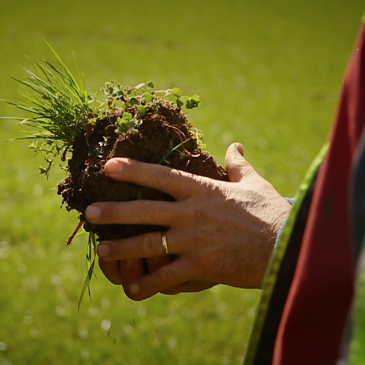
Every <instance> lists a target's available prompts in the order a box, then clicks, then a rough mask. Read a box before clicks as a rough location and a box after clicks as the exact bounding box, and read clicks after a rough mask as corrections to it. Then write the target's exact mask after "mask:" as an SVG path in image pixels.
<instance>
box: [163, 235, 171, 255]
mask: <svg viewBox="0 0 365 365" xmlns="http://www.w3.org/2000/svg"><path fill="white" fill-rule="evenodd" d="M161 243H162V251H163V253H164V254H165V255H168V254H169V249H168V247H167V239H166V234H164V233H161Z"/></svg>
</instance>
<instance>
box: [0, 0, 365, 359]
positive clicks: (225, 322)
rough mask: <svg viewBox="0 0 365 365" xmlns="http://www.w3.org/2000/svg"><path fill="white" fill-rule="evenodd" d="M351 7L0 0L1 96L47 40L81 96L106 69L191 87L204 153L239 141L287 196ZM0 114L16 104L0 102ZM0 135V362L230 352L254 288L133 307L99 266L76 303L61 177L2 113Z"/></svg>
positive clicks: (351, 20) (76, 267) (73, 252)
mask: <svg viewBox="0 0 365 365" xmlns="http://www.w3.org/2000/svg"><path fill="white" fill-rule="evenodd" d="M363 10H364V7H363V3H362V1H360V0H356V1H350V2H343V1H341V0H331V1H330V0H321V1H318V0H317V1H314V0H308V1H306V2H298V3H295V5H294V3H293V2H291V1H288V0H278V1H275V2H273V1H269V0H262V1H256V2H252V1H247V0H241V1H237V0H226V1H224V2H222V1H217V0H211V1H209V2H203V1H192V0H185V1H184V2H170V1H167V0H162V1H154V2H153V1H148V0H139V1H138V2H131V1H128V2H127V1H123V0H119V1H115V0H110V1H108V2H101V1H95V0H89V1H75V0H73V1H71V0H64V1H58V2H49V1H45V0H33V1H31V2H30V1H25V0H23V1H20V2H15V1H10V0H2V1H1V3H0V49H1V52H0V66H1V69H0V70H1V71H0V97H2V98H4V99H9V100H18V99H19V98H20V97H19V93H18V92H19V86H18V85H17V84H16V83H15V82H14V81H12V80H11V79H10V78H9V77H10V76H15V77H18V78H22V77H23V75H24V72H23V71H22V68H23V67H27V65H29V62H28V61H27V59H26V58H25V57H24V56H25V55H27V56H31V57H35V58H42V57H44V58H46V59H48V60H50V61H54V58H53V56H52V55H51V53H50V51H49V49H48V48H47V46H46V44H45V43H44V42H43V41H42V39H46V40H47V41H48V42H49V43H51V45H52V46H53V47H54V48H55V49H56V51H57V52H58V53H59V54H60V56H61V57H62V59H63V60H64V61H65V62H66V63H67V64H68V65H70V68H71V70H72V71H74V72H75V73H77V70H76V68H75V67H74V63H73V52H74V53H75V56H76V59H77V62H78V66H79V69H80V70H82V72H83V74H84V77H85V79H86V82H87V85H88V87H89V88H90V89H91V90H92V91H94V92H97V91H99V89H100V87H101V86H102V85H103V84H104V82H105V81H108V80H110V79H114V80H115V81H116V82H121V83H124V84H130V85H134V84H137V83H140V82H144V81H148V80H153V81H154V83H155V85H156V86H157V87H161V88H166V87H171V86H178V87H180V88H182V90H183V92H184V93H185V94H193V93H197V94H199V95H200V96H201V100H202V104H201V107H199V108H198V109H197V110H194V111H192V112H191V113H190V119H191V120H192V121H193V122H194V123H195V124H196V125H197V126H198V127H199V128H200V129H202V130H203V131H204V136H205V142H206V144H207V145H208V149H209V151H210V152H212V154H213V155H214V156H215V157H216V158H217V160H218V161H219V162H221V163H223V162H224V153H225V150H226V148H227V146H228V145H229V144H230V143H231V142H233V141H241V142H243V144H244V146H245V153H246V157H247V159H248V160H249V161H250V162H251V163H252V164H254V166H256V168H257V169H258V171H259V172H260V173H261V174H262V175H264V176H265V177H266V178H267V179H269V180H270V181H271V182H272V183H273V184H274V186H275V187H276V188H277V189H278V190H279V191H280V192H281V193H282V194H283V195H286V196H293V195H294V194H295V192H296V188H297V186H298V185H299V183H300V181H301V179H302V177H303V175H304V173H305V171H306V168H307V167H308V165H309V163H310V161H311V160H312V159H313V158H314V156H315V155H316V153H317V151H318V150H319V148H320V147H321V145H322V144H323V143H324V141H325V140H326V137H327V133H328V130H329V128H330V125H331V121H332V118H333V114H334V112H335V108H336V104H337V100H338V94H339V90H340V87H341V81H342V78H343V74H344V70H345V67H346V64H347V61H348V58H349V55H350V53H351V51H352V48H353V44H354V40H355V37H356V34H357V30H358V26H359V23H360V18H361V15H362V12H363ZM0 115H9V116H11V115H19V113H18V111H15V110H13V109H12V108H11V107H9V106H8V105H6V104H3V103H2V104H0ZM0 131H1V134H0V136H1V138H0V148H1V157H2V159H1V162H0V169H1V171H0V173H1V177H0V196H1V202H2V204H1V206H0V222H1V224H0V288H1V291H0V311H1V312H0V313H1V315H0V365H10V364H13V365H15V364H17V365H18V364H52V365H53V364H56V365H57V364H66V363H67V364H69V365H71V364H100V363H102V364H110V365H111V364H136V365H137V364H152V365H153V364H170V363H173V364H238V363H240V362H241V361H242V358H243V354H244V348H245V343H246V341H247V338H248V335H249V328H250V324H251V322H252V318H253V315H254V310H255V305H256V303H257V300H258V295H259V292H258V291H255V290H239V289H234V288H229V287H224V286H222V287H217V288H214V289H212V290H210V291H206V292H203V293H199V294H187V295H179V296H176V297H164V296H156V297H154V298H151V299H149V300H147V301H144V302H141V303H134V302H132V301H130V300H129V299H127V298H126V297H125V296H124V294H123V293H122V290H121V289H120V288H118V287H114V286H112V285H111V284H109V283H108V282H107V281H106V279H104V278H103V276H102V274H101V273H100V272H99V271H97V275H98V279H96V280H93V282H92V302H90V301H89V300H88V299H86V300H84V302H83V304H82V307H81V310H80V312H79V313H78V312H77V301H78V296H79V293H80V290H81V287H82V282H83V279H84V276H85V262H84V261H85V259H84V255H85V249H86V242H85V237H81V238H78V239H76V240H75V242H74V244H73V245H71V246H70V247H67V248H66V247H65V246H64V243H65V242H66V240H67V238H68V236H69V234H70V232H71V231H72V230H73V228H74V226H75V225H76V218H77V215H76V214H73V213H66V212H65V210H60V209H59V207H60V204H61V201H60V199H59V197H58V196H57V195H56V193H55V191H54V189H53V188H54V186H55V185H56V184H57V182H58V181H59V180H61V179H62V177H63V176H62V174H61V173H59V172H56V171H54V172H53V174H51V177H50V179H49V180H45V178H44V177H43V176H40V175H39V174H38V171H37V167H38V164H39V163H41V162H42V160H41V159H40V158H39V157H34V156H33V155H32V152H31V151H30V150H28V149H27V148H26V144H25V143H23V142H11V143H5V141H6V140H7V139H9V138H13V137H17V136H20V135H21V129H20V128H19V126H18V125H17V123H14V122H11V121H1V122H0ZM364 317H365V315H363V318H364ZM363 322H365V320H363ZM359 348H360V349H359V350H357V360H356V361H357V362H356V361H355V362H354V363H358V364H360V363H362V362H361V352H360V351H361V347H360V346H359ZM364 358H365V356H364Z"/></svg>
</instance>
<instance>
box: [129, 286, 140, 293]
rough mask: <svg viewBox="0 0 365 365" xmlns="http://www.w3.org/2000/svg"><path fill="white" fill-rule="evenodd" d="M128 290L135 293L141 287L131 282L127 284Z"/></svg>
mask: <svg viewBox="0 0 365 365" xmlns="http://www.w3.org/2000/svg"><path fill="white" fill-rule="evenodd" d="M129 290H130V291H131V293H132V294H134V295H136V294H138V293H139V291H140V290H141V288H140V287H139V285H138V284H131V285H130V286H129Z"/></svg>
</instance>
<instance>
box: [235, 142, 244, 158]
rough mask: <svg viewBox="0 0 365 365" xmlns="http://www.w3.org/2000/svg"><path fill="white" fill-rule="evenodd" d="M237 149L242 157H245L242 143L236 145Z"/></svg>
mask: <svg viewBox="0 0 365 365" xmlns="http://www.w3.org/2000/svg"><path fill="white" fill-rule="evenodd" d="M236 148H237V151H238V152H239V154H240V155H242V156H243V146H242V144H241V143H236Z"/></svg>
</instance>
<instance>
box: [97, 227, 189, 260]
mask: <svg viewBox="0 0 365 365" xmlns="http://www.w3.org/2000/svg"><path fill="white" fill-rule="evenodd" d="M166 241H167V244H168V250H169V253H170V254H178V253H181V252H183V251H186V250H188V249H189V248H190V244H189V242H190V240H189V238H188V237H186V235H182V234H180V233H179V231H175V232H173V231H168V232H166ZM97 252H98V256H99V257H102V258H103V259H104V260H105V261H115V260H124V259H130V258H136V257H139V258H140V257H145V258H154V257H159V256H164V250H163V248H162V241H161V232H150V233H145V234H142V235H139V236H134V237H130V238H124V239H120V240H113V241H103V242H101V243H100V244H99V245H98V248H97Z"/></svg>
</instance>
